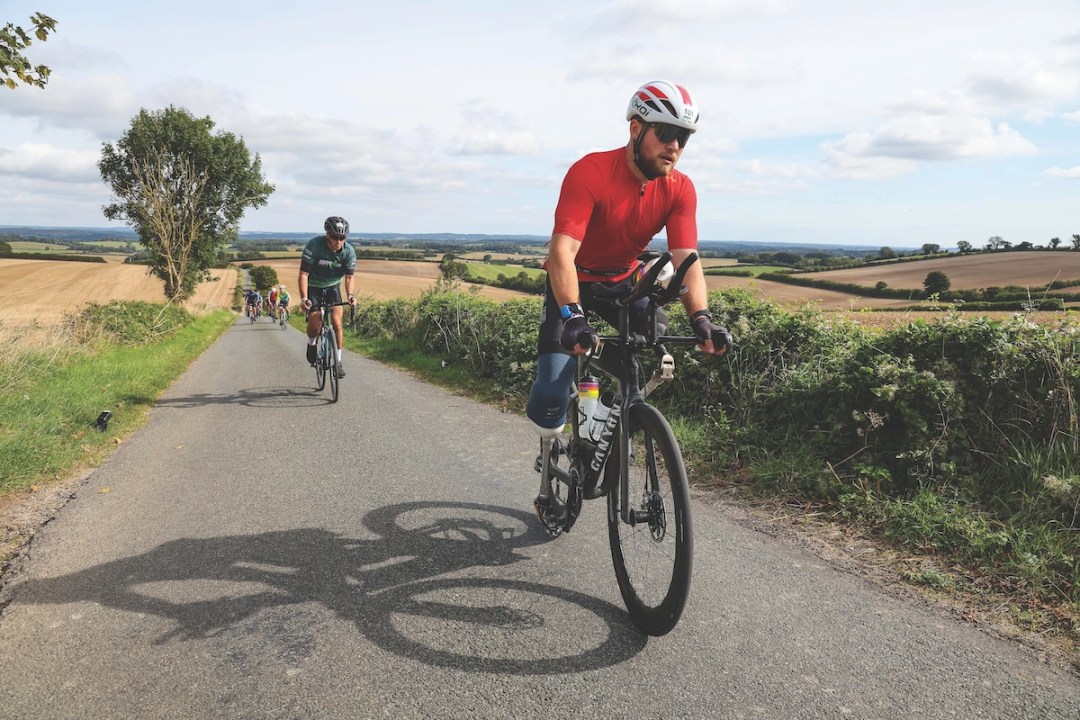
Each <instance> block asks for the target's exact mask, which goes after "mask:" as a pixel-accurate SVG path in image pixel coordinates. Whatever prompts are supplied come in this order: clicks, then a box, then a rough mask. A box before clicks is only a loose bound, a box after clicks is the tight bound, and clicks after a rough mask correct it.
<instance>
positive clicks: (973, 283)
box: [805, 250, 1080, 290]
mask: <svg viewBox="0 0 1080 720" xmlns="http://www.w3.org/2000/svg"><path fill="white" fill-rule="evenodd" d="M935 270H937V271H941V272H943V273H945V274H946V275H948V277H949V281H950V283H951V288H952V289H953V290H978V289H981V288H987V287H1005V286H1006V285H1018V286H1021V287H1031V288H1037V287H1046V286H1047V285H1049V284H1050V283H1051V282H1053V281H1054V280H1080V252H1076V251H1071V250H1032V251H1027V252H997V253H984V254H978V255H950V256H948V257H940V258H931V259H928V260H918V261H914V262H899V263H895V264H887V265H876V266H874V267H860V268H849V269H846V270H825V271H822V272H815V273H807V274H806V275H805V277H808V278H813V279H815V280H832V281H835V282H846V283H857V284H859V285H867V286H872V285H874V284H875V283H877V282H878V281H880V280H883V281H885V282H886V283H888V285H889V287H891V288H913V289H922V287H923V280H925V279H926V276H927V274H928V273H931V272H934V271H935Z"/></svg>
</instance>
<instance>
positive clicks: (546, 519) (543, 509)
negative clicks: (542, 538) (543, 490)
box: [533, 495, 566, 538]
mask: <svg viewBox="0 0 1080 720" xmlns="http://www.w3.org/2000/svg"><path fill="white" fill-rule="evenodd" d="M533 509H534V510H535V511H536V519H537V520H539V521H540V527H542V528H543V529H544V532H546V533H547V534H548V536H549V537H553V538H554V537H558V536H559V535H561V534H562V531H563V517H564V516H565V515H566V506H565V505H564V504H563V503H562V502H561V501H560V500H559V499H558V498H549V497H544V496H543V495H537V496H536V499H535V500H533Z"/></svg>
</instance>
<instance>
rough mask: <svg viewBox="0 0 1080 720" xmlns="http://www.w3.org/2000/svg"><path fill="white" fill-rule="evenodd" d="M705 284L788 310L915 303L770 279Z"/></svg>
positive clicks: (715, 278) (716, 278)
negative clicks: (743, 292) (742, 293)
mask: <svg viewBox="0 0 1080 720" xmlns="http://www.w3.org/2000/svg"><path fill="white" fill-rule="evenodd" d="M705 284H706V285H707V286H708V288H709V289H710V290H732V289H741V290H749V291H750V292H751V293H753V294H754V296H756V297H758V298H760V299H761V300H769V301H772V302H774V303H776V304H777V305H780V306H782V307H785V308H788V309H791V308H800V307H803V306H805V305H809V306H811V307H813V308H816V309H818V310H861V309H864V308H889V307H904V306H907V305H912V304H914V303H915V302H917V301H911V300H895V299H892V298H871V297H857V296H855V295H848V294H847V293H842V292H834V291H832V290H819V289H818V288H810V287H800V286H799V285H788V284H787V283H778V282H772V281H770V280H759V279H757V278H744V277H734V276H728V275H706V276H705Z"/></svg>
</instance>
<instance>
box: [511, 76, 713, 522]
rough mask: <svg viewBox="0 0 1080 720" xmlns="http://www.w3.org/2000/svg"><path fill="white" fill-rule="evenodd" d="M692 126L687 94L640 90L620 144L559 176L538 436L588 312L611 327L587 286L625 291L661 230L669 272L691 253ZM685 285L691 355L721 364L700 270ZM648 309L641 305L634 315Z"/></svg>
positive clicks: (547, 491) (542, 507) (569, 371)
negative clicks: (688, 161)
mask: <svg viewBox="0 0 1080 720" xmlns="http://www.w3.org/2000/svg"><path fill="white" fill-rule="evenodd" d="M698 117H699V112H698V108H697V105H695V104H694V101H693V99H692V98H691V96H690V93H689V92H688V91H687V90H686V88H684V87H682V86H679V85H676V84H674V83H671V82H667V81H655V82H650V83H646V84H645V85H643V86H641V88H639V89H638V90H637V92H635V93H634V96H633V97H632V98H631V99H630V105H629V107H628V108H627V110H626V119H627V120H628V121H629V123H630V125H629V140H628V142H627V143H626V145H625V146H624V147H620V148H617V149H615V150H609V151H606V152H596V153H591V154H589V155H586V156H585V157H583V158H581V159H580V160H578V161H577V162H576V163H574V164H573V165H572V166H571V167H570V170H569V171H568V172H567V173H566V177H565V178H564V180H563V184H562V190H561V192H560V194H559V202H558V205H557V206H556V208H555V228H554V231H553V232H552V236H551V243H550V245H549V249H548V257H547V262H546V263H545V268H546V269H547V290H546V293H545V296H544V307H543V311H542V313H541V318H540V333H539V338H538V342H537V372H536V380H535V382H534V383H533V386H532V391H531V393H530V394H529V402H528V405H527V406H526V414H527V415H528V417H529V419H530V420H532V422H533V425H534V426H535V427H536V430H537V431H538V432H539V433H540V434H541V436H553V435H556V434H558V433H559V432H560V431H561V430H562V428H563V425H564V424H565V423H566V408H567V404H568V399H569V394H570V385H571V384H572V383H573V379H574V371H575V361H574V357H573V356H574V355H581V354H583V353H585V352H586V350H588V349H589V348H590V347H591V346H592V345H593V343H594V342H595V338H596V333H595V331H594V330H593V328H592V327H591V326H590V325H589V321H588V317H587V313H588V312H589V311H594V312H596V313H597V314H598V315H600V317H602V318H604V319H605V320H607V321H608V322H610V323H612V324H615V323H616V317H617V315H616V314H615V309H614V308H613V307H612V305H611V303H610V301H604V300H601V299H598V298H596V297H594V294H593V289H594V287H596V286H606V287H609V288H610V287H611V286H617V285H625V286H626V287H627V288H629V287H631V286H632V284H633V281H634V271H635V270H636V269H637V267H638V265H639V264H640V261H639V260H637V256H638V255H640V254H641V253H642V252H644V250H645V249H646V248H647V247H648V245H649V242H650V241H651V240H652V239H653V236H654V235H656V234H657V233H658V232H660V230H661V229H663V228H666V229H667V245H668V250H670V251H671V254H672V256H673V259H672V262H673V264H674V266H675V267H679V265H680V264H681V263H682V261H683V260H685V259H686V257H687V256H689V255H690V253H692V252H694V251H695V250H696V249H697V241H698V237H697V192H696V191H695V189H694V184H693V183H692V182H691V181H690V178H688V177H687V176H686V175H683V174H682V173H681V172H679V171H678V170H676V169H675V164H676V163H678V161H679V158H680V157H681V156H682V152H683V150H684V149H685V148H686V143H687V142H688V141H689V139H690V135H691V134H693V132H694V131H695V130H697V124H698ZM684 284H685V285H686V287H687V292H686V293H685V294H684V295H683V296H682V298H681V300H682V304H683V307H684V308H685V309H686V313H687V315H688V316H689V317H690V322H691V324H692V325H693V328H694V334H695V335H696V336H697V337H698V339H700V341H701V344H700V345H698V348H699V349H701V350H703V351H704V352H706V353H709V354H710V355H723V354H724V353H726V352H727V351H728V350H729V349H730V348H731V335H730V334H729V333H728V331H727V330H726V329H724V328H722V327H719V326H717V325H716V324H714V323H713V321H712V314H711V313H710V312H709V307H708V293H707V288H706V286H705V273H704V272H703V271H702V269H701V263H695V264H694V266H693V267H692V268H690V271H689V272H688V273H687V274H686V277H685V280H684ZM646 302H647V300H642V301H640V306H641V308H643V307H644V304H645V303H646ZM657 320H658V323H660V324H661V325H662V326H663V327H661V328H660V329H661V332H664V331H665V330H666V324H667V316H666V315H664V314H663V312H662V311H661V312H658V313H657ZM643 330H644V329H643V328H642V330H641V331H643ZM551 495H552V493H551V487H550V481H549V484H548V486H547V487H541V488H540V493H539V495H538V496H537V498H536V501H535V503H534V506H535V508H536V513H537V517H538V518H539V519H540V522H541V523H542V524H544V525H548V524H550V523H552V522H554V521H555V520H554V518H555V517H556V516H557V515H558V509H556V508H552V507H551V502H552V501H551V500H550V498H551Z"/></svg>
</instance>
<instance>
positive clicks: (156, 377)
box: [0, 310, 236, 497]
mask: <svg viewBox="0 0 1080 720" xmlns="http://www.w3.org/2000/svg"><path fill="white" fill-rule="evenodd" d="M235 318H236V316H235V315H234V314H233V313H230V312H228V311H224V310H222V311H217V312H213V313H210V314H207V315H202V316H198V317H195V318H194V319H193V320H192V321H191V322H190V324H187V325H185V326H184V327H181V328H180V329H179V330H177V331H176V332H175V333H173V334H172V335H170V336H168V337H166V338H165V339H161V340H158V341H157V342H153V343H150V344H145V345H144V344H137V345H127V344H117V343H115V342H110V341H100V342H93V343H91V344H90V347H89V348H88V349H87V350H85V351H69V350H58V349H57V348H48V347H45V348H37V349H32V350H28V351H26V352H23V353H22V354H20V355H19V356H17V357H8V358H5V359H4V361H3V362H4V365H5V366H6V367H4V368H3V376H4V392H3V394H2V395H0V497H2V496H6V495H10V494H12V493H15V492H19V491H24V490H28V489H31V488H33V487H35V486H36V485H39V484H41V483H45V482H48V481H50V480H54V479H59V478H64V477H68V476H70V475H71V474H73V473H75V472H77V471H78V470H80V469H83V468H87V467H93V466H95V465H97V464H99V463H100V462H101V461H102V460H103V459H104V458H105V457H107V456H108V454H109V452H110V451H111V450H112V449H113V448H115V447H116V445H117V444H118V443H119V442H120V440H121V439H122V438H123V437H124V436H126V435H128V434H129V433H131V432H132V431H133V430H134V429H136V428H137V427H138V426H139V425H140V424H141V423H142V422H143V420H144V418H145V415H146V411H147V410H148V409H149V407H150V406H151V405H153V403H154V402H155V401H156V399H157V397H158V396H159V395H160V394H161V392H162V391H163V390H165V388H167V387H168V386H169V385H170V384H171V383H172V382H173V381H174V380H175V379H176V378H177V377H178V376H179V375H180V374H181V373H182V372H183V371H184V370H185V369H186V368H187V367H188V365H190V364H191V362H192V361H193V360H194V359H195V358H196V357H198V356H199V355H200V354H201V353H202V352H203V351H204V350H206V348H208V347H209V346H210V345H211V344H213V342H214V341H215V340H217V339H218V337H220V336H221V334H222V333H223V332H224V331H225V330H226V329H227V328H228V327H229V326H230V325H231V324H232V323H233V322H234V320H235ZM105 410H108V411H109V412H111V413H112V417H111V419H110V422H109V423H108V429H107V431H105V432H101V431H99V430H98V429H97V428H96V425H95V422H96V420H97V418H98V415H99V414H100V413H101V412H102V411H105Z"/></svg>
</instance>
